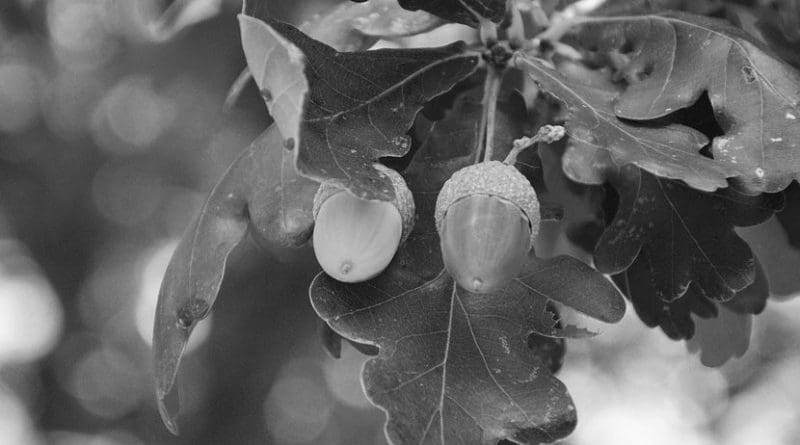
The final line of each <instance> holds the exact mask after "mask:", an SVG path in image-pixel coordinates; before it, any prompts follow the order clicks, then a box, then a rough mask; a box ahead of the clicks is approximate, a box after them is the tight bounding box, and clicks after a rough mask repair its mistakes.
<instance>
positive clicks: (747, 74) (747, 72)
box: [742, 65, 756, 83]
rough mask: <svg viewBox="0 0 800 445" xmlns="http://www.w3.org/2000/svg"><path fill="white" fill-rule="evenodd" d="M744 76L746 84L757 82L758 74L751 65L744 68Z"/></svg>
mask: <svg viewBox="0 0 800 445" xmlns="http://www.w3.org/2000/svg"><path fill="white" fill-rule="evenodd" d="M742 76H744V81H745V83H753V82H755V81H756V73H755V71H753V67H752V66H750V65H745V66H743V67H742Z"/></svg>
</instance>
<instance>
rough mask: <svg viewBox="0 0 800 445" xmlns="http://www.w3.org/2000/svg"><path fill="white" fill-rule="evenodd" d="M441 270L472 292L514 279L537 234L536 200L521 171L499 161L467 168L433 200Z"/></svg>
mask: <svg viewBox="0 0 800 445" xmlns="http://www.w3.org/2000/svg"><path fill="white" fill-rule="evenodd" d="M435 216H436V228H437V230H438V231H439V237H440V240H441V248H442V257H443V260H444V266H445V268H446V269H447V271H448V272H449V273H450V275H452V276H453V278H454V279H455V280H456V282H457V283H458V285H459V286H461V287H462V288H464V289H466V290H468V291H470V292H474V293H490V292H494V291H497V290H499V289H501V288H502V287H503V286H505V285H506V284H507V283H508V282H509V281H510V280H512V279H513V278H514V277H515V276H517V275H518V274H519V273H520V271H521V270H522V267H523V266H524V265H525V262H526V260H527V256H528V252H529V251H530V249H531V246H532V245H533V240H534V239H535V237H536V234H537V233H538V230H539V220H540V216H539V201H538V199H537V198H536V192H535V191H534V190H533V187H532V186H531V184H530V182H528V180H527V179H526V178H525V176H523V175H522V174H521V173H520V172H519V170H517V169H516V168H515V167H513V166H511V165H506V164H503V163H502V162H499V161H491V162H485V163H481V164H476V165H471V166H469V167H465V168H463V169H461V170H459V171H457V172H456V173H454V174H453V176H452V177H451V178H450V179H449V180H448V181H447V182H446V183H445V184H444V186H443V187H442V190H441V192H440V193H439V197H438V199H437V201H436V214H435Z"/></svg>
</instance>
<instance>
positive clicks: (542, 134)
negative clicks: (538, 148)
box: [503, 125, 566, 165]
mask: <svg viewBox="0 0 800 445" xmlns="http://www.w3.org/2000/svg"><path fill="white" fill-rule="evenodd" d="M565 134H566V133H565V131H564V127H562V126H561V125H543V126H542V127H540V128H539V131H537V132H536V135H535V136H533V137H532V138H530V137H527V136H523V137H521V138H519V139H517V140H515V141H514V147H513V148H512V149H511V151H510V152H509V153H508V156H506V159H505V160H504V161H503V164H506V165H514V164H516V163H517V156H519V154H520V153H522V150H525V149H526V148H528V147H532V146H534V145H536V144H537V143H538V142H544V143H546V144H552V143H553V142H555V141H558V140H560V139H561V138H563V137H564V135H565Z"/></svg>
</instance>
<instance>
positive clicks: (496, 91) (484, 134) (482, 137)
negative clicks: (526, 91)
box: [475, 64, 503, 163]
mask: <svg viewBox="0 0 800 445" xmlns="http://www.w3.org/2000/svg"><path fill="white" fill-rule="evenodd" d="M502 82H503V71H502V70H499V69H497V68H495V67H494V66H492V65H491V64H490V65H489V67H488V71H487V72H486V81H485V83H484V85H483V100H482V102H483V115H482V116H481V126H480V130H479V134H478V140H479V141H481V142H480V143H481V144H482V148H481V146H479V148H478V150H477V151H476V153H475V163H478V162H480V161H481V159H483V160H484V161H491V160H492V155H493V154H494V131H495V124H496V122H497V119H496V118H497V97H498V96H499V95H500V85H501V84H502Z"/></svg>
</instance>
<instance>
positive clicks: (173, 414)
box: [156, 388, 180, 436]
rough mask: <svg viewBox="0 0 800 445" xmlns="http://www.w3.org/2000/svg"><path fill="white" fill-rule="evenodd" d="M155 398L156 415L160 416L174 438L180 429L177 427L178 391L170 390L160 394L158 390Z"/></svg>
mask: <svg viewBox="0 0 800 445" xmlns="http://www.w3.org/2000/svg"><path fill="white" fill-rule="evenodd" d="M156 397H157V399H158V414H159V415H160V416H161V421H162V422H164V426H166V427H167V430H169V432H170V433H172V434H173V435H174V436H178V435H180V428H179V427H178V414H179V413H180V402H179V397H178V390H177V389H175V388H172V389H171V390H167V391H166V392H162V391H161V389H160V388H159V389H157V390H156Z"/></svg>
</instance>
